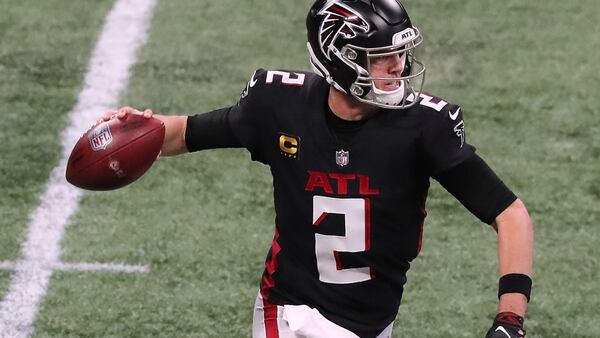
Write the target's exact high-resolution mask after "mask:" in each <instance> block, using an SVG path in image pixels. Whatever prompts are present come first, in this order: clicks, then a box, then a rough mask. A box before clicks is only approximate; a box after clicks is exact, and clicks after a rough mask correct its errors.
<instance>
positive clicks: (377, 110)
mask: <svg viewBox="0 0 600 338" xmlns="http://www.w3.org/2000/svg"><path fill="white" fill-rule="evenodd" d="M306 26H307V32H308V43H307V47H308V54H309V59H310V63H311V65H312V68H313V72H306V71H296V70H266V69H258V70H256V71H255V72H254V74H253V75H252V77H251V78H250V80H249V82H248V83H247V84H246V87H245V88H244V89H243V91H242V94H241V97H240V99H239V101H238V102H237V103H236V104H234V105H232V106H230V107H225V108H222V109H218V110H215V111H211V112H207V113H203V114H197V115H193V116H164V115H154V114H153V112H152V111H151V110H146V111H144V112H140V111H137V110H135V109H133V108H129V107H125V108H121V109H119V110H118V111H114V112H108V113H106V114H105V115H104V118H105V119H109V118H111V117H112V116H113V115H116V116H117V117H120V118H122V117H124V116H125V115H126V114H144V115H145V116H154V117H157V118H159V119H161V120H162V121H163V122H164V123H165V126H166V136H165V140H164V144H163V146H162V155H163V156H171V155H177V154H181V153H185V152H194V151H200V150H203V149H214V148H232V147H239V148H242V147H243V148H246V149H247V150H248V151H249V152H250V154H251V157H252V159H253V160H255V161H260V162H262V163H264V164H265V165H267V166H268V167H269V168H270V171H271V173H272V176H273V187H274V207H275V212H276V219H275V224H274V237H273V241H272V245H271V247H270V249H269V251H268V253H267V257H266V261H265V269H264V272H263V274H262V280H261V284H260V288H259V292H258V296H257V299H256V303H255V308H254V323H253V337H256V338H260V337H263V338H266V337H268V338H272V337H372V338H374V337H391V335H392V326H393V322H394V319H395V318H396V315H397V313H398V309H399V306H400V301H401V298H402V293H403V290H404V285H405V283H406V281H407V279H406V272H407V271H408V269H409V267H410V262H411V261H412V260H413V259H415V258H416V257H417V256H418V254H419V251H420V249H421V237H422V234H423V222H424V219H425V216H426V212H425V201H426V199H427V192H428V189H429V184H430V178H433V179H435V180H437V181H438V182H440V183H441V185H442V186H443V187H444V188H445V189H447V190H448V191H449V192H450V193H451V194H452V195H453V196H454V197H455V198H457V199H458V200H459V201H460V202H461V203H462V204H463V205H464V206H465V207H466V208H467V209H468V210H469V211H470V212H471V213H472V214H473V215H474V216H476V217H477V218H479V219H480V220H481V221H482V222H485V223H488V224H490V225H491V226H492V227H493V229H495V230H496V231H497V234H498V260H499V264H498V265H499V284H498V298H499V303H498V308H497V315H496V317H495V319H494V321H493V324H492V326H491V328H490V329H489V330H488V331H487V334H486V337H509V338H513V337H524V336H525V330H524V316H525V311H526V308H527V303H528V301H529V297H530V293H531V284H532V283H531V278H530V277H531V274H532V256H533V225H532V222H531V220H530V218H529V215H528V212H527V209H526V208H525V206H524V204H523V202H522V201H521V200H520V199H519V198H517V196H515V195H514V194H513V192H512V191H511V190H510V189H509V188H508V187H507V186H506V185H505V184H504V183H503V182H502V181H501V180H500V179H499V178H498V177H497V175H496V174H495V173H494V171H493V170H492V169H491V168H490V167H489V166H488V165H487V164H486V163H485V161H484V160H483V159H482V158H480V157H479V156H478V154H477V153H476V152H475V148H474V147H473V146H472V145H471V144H469V143H468V142H467V140H466V134H465V123H464V119H463V112H462V111H461V107H459V106H458V105H456V104H452V103H450V102H448V101H446V100H444V99H443V98H440V97H437V96H434V95H431V94H427V93H425V92H423V91H422V86H423V82H424V76H425V70H426V69H425V66H424V65H423V63H422V62H421V61H419V60H418V59H417V58H416V57H415V49H416V48H417V47H418V46H419V45H420V44H421V42H422V41H423V38H422V35H421V32H420V31H419V29H418V28H417V27H415V26H414V25H413V24H412V22H411V20H410V18H409V16H408V14H407V12H406V10H405V8H404V7H403V6H402V5H401V4H400V3H399V2H398V1H397V0H352V1H351V0H318V1H316V2H315V3H314V4H313V5H312V7H311V8H310V10H309V12H308V16H307V19H306ZM486 327H487V325H486ZM473 334H474V335H475V334H476V333H473ZM483 335H484V330H483V328H482V332H481V336H483Z"/></svg>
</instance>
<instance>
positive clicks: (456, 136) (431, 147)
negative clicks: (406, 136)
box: [422, 104, 475, 176]
mask: <svg viewBox="0 0 600 338" xmlns="http://www.w3.org/2000/svg"><path fill="white" fill-rule="evenodd" d="M423 113H424V114H426V116H425V119H424V121H425V122H424V124H423V129H422V135H423V146H424V148H425V152H426V158H427V159H428V162H429V165H430V170H431V174H432V176H434V175H436V174H438V173H440V172H442V171H445V170H448V169H449V168H452V167H454V166H456V165H457V164H459V163H461V162H462V161H464V160H465V159H467V158H469V157H470V156H471V155H472V154H473V153H474V152H475V148H474V147H473V146H471V145H470V144H468V143H467V140H466V133H465V122H464V120H463V115H462V112H461V109H460V107H459V106H457V105H453V104H447V105H445V106H444V107H443V108H442V109H440V110H439V111H435V110H433V109H427V110H425V111H424V112H423Z"/></svg>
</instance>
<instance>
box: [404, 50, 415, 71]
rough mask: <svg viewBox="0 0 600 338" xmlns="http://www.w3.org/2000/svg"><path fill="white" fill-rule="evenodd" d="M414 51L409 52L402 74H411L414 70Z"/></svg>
mask: <svg viewBox="0 0 600 338" xmlns="http://www.w3.org/2000/svg"><path fill="white" fill-rule="evenodd" d="M412 59H413V57H412V53H407V55H406V62H405V63H404V69H403V70H402V76H409V75H410V74H411V71H412Z"/></svg>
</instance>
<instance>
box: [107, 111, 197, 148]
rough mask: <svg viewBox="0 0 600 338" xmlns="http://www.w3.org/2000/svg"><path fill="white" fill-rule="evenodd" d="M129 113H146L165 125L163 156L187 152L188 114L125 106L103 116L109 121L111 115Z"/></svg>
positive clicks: (121, 116)
mask: <svg viewBox="0 0 600 338" xmlns="http://www.w3.org/2000/svg"><path fill="white" fill-rule="evenodd" d="M127 114H139V115H144V117H146V118H151V117H154V118H157V119H159V120H161V121H162V122H163V123H164V125H165V139H164V141H163V145H162V148H161V156H174V155H179V154H182V153H185V152H187V151H188V150H187V148H186V145H185V130H186V124H187V116H181V115H158V114H154V113H153V112H152V110H150V109H146V110H144V111H143V112H142V111H139V110H137V109H135V108H132V107H123V108H120V109H119V110H117V111H110V112H107V113H106V114H104V115H103V116H102V119H103V120H104V121H108V120H109V119H110V118H111V117H113V116H116V117H117V118H120V119H122V118H125V116H126V115H127Z"/></svg>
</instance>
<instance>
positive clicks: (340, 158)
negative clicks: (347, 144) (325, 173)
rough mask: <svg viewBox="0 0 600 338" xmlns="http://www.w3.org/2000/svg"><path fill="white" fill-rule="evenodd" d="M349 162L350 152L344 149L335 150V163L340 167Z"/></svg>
mask: <svg viewBox="0 0 600 338" xmlns="http://www.w3.org/2000/svg"><path fill="white" fill-rule="evenodd" d="M349 162H350V152H349V151H345V150H344V149H342V150H340V151H336V152H335V163H336V164H337V165H339V166H340V167H343V166H346V165H348V163H349Z"/></svg>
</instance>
